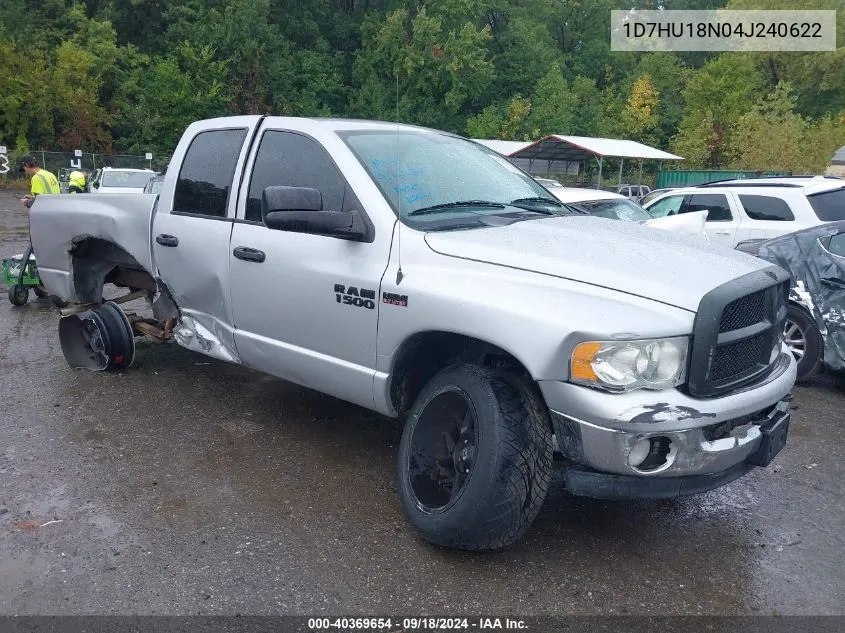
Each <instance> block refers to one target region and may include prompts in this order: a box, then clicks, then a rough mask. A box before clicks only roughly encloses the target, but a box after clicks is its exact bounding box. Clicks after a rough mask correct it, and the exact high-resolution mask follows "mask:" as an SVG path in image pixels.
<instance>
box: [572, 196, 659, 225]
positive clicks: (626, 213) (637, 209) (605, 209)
mask: <svg viewBox="0 0 845 633" xmlns="http://www.w3.org/2000/svg"><path fill="white" fill-rule="evenodd" d="M571 204H573V206H577V207H581V208H582V209H584V210H585V211H586V212H587V213H589V214H590V215H596V216H599V217H602V218H610V219H612V220H625V221H626V222H642V221H644V220H651V215H649V213H648V211H646V210H645V209H643V208H642V207H641V206H640V205H638V204H637V203H635V202H631V201H630V200H620V199H619V198H611V199H609V200H585V201H583V202H574V203H571Z"/></svg>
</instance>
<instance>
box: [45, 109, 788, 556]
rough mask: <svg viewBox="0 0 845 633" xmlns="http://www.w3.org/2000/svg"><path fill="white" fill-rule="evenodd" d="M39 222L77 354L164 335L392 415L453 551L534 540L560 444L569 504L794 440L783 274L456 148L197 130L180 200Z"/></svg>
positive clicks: (54, 289)
mask: <svg viewBox="0 0 845 633" xmlns="http://www.w3.org/2000/svg"><path fill="white" fill-rule="evenodd" d="M31 234H32V240H33V245H34V249H35V253H36V255H37V257H38V263H39V273H40V275H41V279H42V281H43V283H44V285H45V286H46V287H47V289H48V290H49V291H50V292H51V293H53V294H55V295H58V296H59V297H60V298H62V299H65V300H68V301H76V302H77V305H75V306H73V307H72V308H68V309H66V310H65V311H64V312H63V315H64V316H63V318H62V319H61V320H60V322H59V336H60V340H61V343H62V348H63V350H64V352H65V356H66V358H67V360H68V362H69V364H70V365H72V366H74V367H87V368H90V369H95V370H99V369H120V368H125V367H127V366H129V365H130V364H131V362H132V359H133V356H134V350H135V347H134V339H135V337H136V336H138V335H141V334H144V335H148V336H155V337H158V338H160V339H164V340H169V339H173V340H175V341H176V342H177V343H179V344H180V345H182V346H184V347H186V348H189V349H192V350H195V351H197V352H200V353H202V354H207V355H209V356H213V357H216V358H219V359H223V360H225V361H229V362H233V363H241V364H243V365H246V366H248V367H251V368H254V369H257V370H260V371H263V372H267V373H269V374H273V375H275V376H278V377H281V378H284V379H287V380H290V381H292V382H295V383H298V384H301V385H305V386H307V387H310V388H313V389H317V390H319V391H322V392H324V393H327V394H330V395H332V396H335V397H337V398H341V399H344V400H346V401H349V402H352V403H355V404H358V405H361V406H363V407H367V408H369V409H372V410H375V411H378V412H380V413H382V414H384V415H386V416H390V417H394V418H398V419H400V420H401V421H402V423H403V425H404V427H403V435H402V441H401V445H400V449H399V455H398V466H397V476H398V490H399V498H400V500H401V503H402V507H403V509H404V512H405V514H406V516H407V518H408V519H409V521H410V522H411V524H412V525H413V526H414V527H415V529H416V530H417V531H418V532H419V533H420V534H421V535H422V536H423V537H424V538H426V539H428V540H430V541H432V542H434V543H438V544H441V545H445V546H449V547H455V548H464V549H473V550H477V549H491V548H496V547H501V546H505V545H507V544H509V543H512V542H514V541H515V540H516V539H517V538H518V537H519V536H520V535H521V534H522V533H523V532H524V531H525V530H526V529H527V528H528V526H529V525H530V524H531V522H532V521H533V520H534V518H535V517H536V515H537V513H538V511H539V509H540V506H541V504H542V503H543V499H544V497H545V495H546V490H547V487H548V485H549V482H550V478H551V477H552V471H553V454H554V451H555V450H557V451H558V452H559V454H560V456H561V460H560V468H559V469H558V475H557V476H559V477H561V478H562V479H563V481H564V482H565V484H566V486H567V487H568V489H569V490H570V492H571V493H572V494H575V495H585V496H592V497H598V498H604V499H624V498H637V497H639V498H643V497H646V498H659V497H673V496H677V495H681V494H690V493H694V492H699V491H704V490H709V489H712V488H715V487H717V486H720V485H722V484H725V483H727V482H730V481H732V480H734V479H736V478H737V477H740V476H742V475H743V474H745V473H747V472H748V471H749V470H751V469H753V468H754V467H755V466H766V465H767V464H769V463H770V462H771V460H772V459H773V458H774V456H775V455H776V454H777V453H778V452H779V451H780V450H781V448H782V447H783V446H784V444H785V443H786V438H787V432H788V427H789V407H788V400H789V398H790V397H791V396H790V393H791V390H792V388H793V383H794V381H795V361H794V359H793V357H792V355H791V354H789V352H788V350H787V349H786V347H785V346H784V345H783V342H782V330H783V321H784V317H785V314H786V297H787V295H788V292H789V280H788V276H787V275H786V273H785V272H784V271H783V270H782V269H780V268H778V267H776V266H774V265H771V264H768V263H766V262H764V261H762V260H759V259H757V258H753V257H748V256H747V255H745V254H743V253H736V252H733V251H730V250H728V249H725V248H721V247H717V246H713V245H709V244H705V243H703V242H702V241H701V240H694V239H692V238H684V237H682V236H677V235H673V234H671V233H668V232H665V231H658V230H655V229H652V228H649V227H645V226H639V225H636V224H634V223H625V222H619V221H617V220H610V219H605V218H598V217H592V216H589V215H585V214H582V213H579V212H578V211H576V210H574V209H571V208H569V207H567V206H565V205H564V204H562V203H561V202H560V201H558V200H556V199H555V198H554V197H553V196H552V195H551V194H549V193H548V192H547V191H546V190H545V189H543V188H542V187H541V186H539V185H538V184H537V183H536V182H535V181H534V180H533V179H531V178H530V177H528V176H527V175H525V174H524V173H523V172H521V171H520V170H518V169H517V168H515V167H514V166H513V165H512V164H511V163H509V162H508V161H507V160H505V159H504V158H502V157H501V156H499V155H498V154H496V153H494V152H493V151H491V150H488V149H487V148H485V147H483V146H481V145H479V144H476V143H473V142H471V141H468V140H466V139H463V138H460V137H457V136H454V135H451V134H447V133H443V132H438V131H435V130H428V129H422V128H417V127H412V126H406V125H396V124H389V123H376V122H367V121H347V120H333V119H306V118H280V117H259V116H243V117H230V118H221V119H214V120H207V121H201V122H197V123H194V124H192V125H191V126H190V127H189V128H188V129H187V131H186V132H185V134H184V136H183V137H182V139H181V141H180V142H179V145H178V147H177V149H176V152H175V154H174V155H173V158H172V161H171V163H170V166H169V168H168V170H167V174H166V176H165V179H164V183H163V187H162V189H161V193H160V194H158V195H144V194H142V195H138V194H132V195H121V194H97V195H77V196H39V197H38V200H37V201H36V203H35V205H34V206H33V208H32V212H31ZM106 283H114V284H117V285H118V286H121V287H126V288H127V289H128V290H127V293H128V294H127V295H126V298H131V297H138V296H146V298H147V299H148V300H149V302H150V304H151V306H152V312H153V315H154V317H153V318H148V319H146V320H145V319H141V318H139V317H131V318H128V317H127V315H126V313H125V312H123V311H122V309H121V308H120V305H119V301H104V300H103V298H102V297H103V287H104V284H106ZM350 432H354V430H352V429H350Z"/></svg>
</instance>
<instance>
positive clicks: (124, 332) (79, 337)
mask: <svg viewBox="0 0 845 633" xmlns="http://www.w3.org/2000/svg"><path fill="white" fill-rule="evenodd" d="M59 343H60V344H61V346H62V353H63V354H64V356H65V360H66V361H67V363H68V365H70V366H71V367H72V368H74V369H90V370H91V371H108V370H117V369H126V368H128V367H129V366H130V365H132V362H133V361H134V360H135V334H134V332H133V329H132V324H131V323H130V322H129V319H128V318H127V316H126V314H125V313H124V312H123V310H121V309H120V307H118V305H117V304H116V303H114V302H112V301H106V302H105V303H104V304H103V305H101V306H100V307H99V308H96V309H94V310H88V311H86V312H80V313H79V314H72V315H70V316H66V317H64V318H62V319H61V320H60V321H59Z"/></svg>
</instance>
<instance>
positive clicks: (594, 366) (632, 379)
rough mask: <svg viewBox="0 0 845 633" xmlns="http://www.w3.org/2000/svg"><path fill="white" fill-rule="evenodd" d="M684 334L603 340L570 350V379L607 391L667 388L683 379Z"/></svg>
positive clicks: (685, 346) (684, 365) (674, 385)
mask: <svg viewBox="0 0 845 633" xmlns="http://www.w3.org/2000/svg"><path fill="white" fill-rule="evenodd" d="M688 348H689V339H688V338H687V337H678V338H667V339H653V340H644V341H603V342H587V343H581V344H580V345H578V346H577V347H576V348H575V350H574V351H573V352H572V362H571V364H570V376H571V380H572V382H576V383H579V384H582V385H589V386H591V387H600V388H602V389H606V390H608V391H631V390H633V389H670V388H672V387H677V386H678V385H681V384H683V383H684V382H685V381H686V367H687V349H688Z"/></svg>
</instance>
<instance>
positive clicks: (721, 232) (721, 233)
mask: <svg viewBox="0 0 845 633" xmlns="http://www.w3.org/2000/svg"><path fill="white" fill-rule="evenodd" d="M730 234H731V232H730V231H716V235H730Z"/></svg>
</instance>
